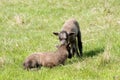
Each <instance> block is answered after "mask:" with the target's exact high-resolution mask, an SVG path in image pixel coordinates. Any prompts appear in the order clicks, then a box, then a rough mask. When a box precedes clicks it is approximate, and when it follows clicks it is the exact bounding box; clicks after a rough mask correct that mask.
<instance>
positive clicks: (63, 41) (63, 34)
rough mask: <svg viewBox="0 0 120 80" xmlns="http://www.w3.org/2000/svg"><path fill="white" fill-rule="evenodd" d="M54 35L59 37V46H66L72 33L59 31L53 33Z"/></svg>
mask: <svg viewBox="0 0 120 80" xmlns="http://www.w3.org/2000/svg"><path fill="white" fill-rule="evenodd" d="M53 34H54V35H56V36H58V37H59V40H60V42H61V44H66V43H68V39H69V36H71V35H73V34H74V33H73V32H71V33H69V34H68V33H67V32H66V31H61V32H53Z"/></svg>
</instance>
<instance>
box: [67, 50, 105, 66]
mask: <svg viewBox="0 0 120 80" xmlns="http://www.w3.org/2000/svg"><path fill="white" fill-rule="evenodd" d="M103 52H104V48H96V49H94V50H89V51H86V52H83V57H81V58H80V57H77V56H76V55H75V56H74V57H72V58H71V59H68V63H67V64H73V63H77V62H79V61H84V60H85V59H86V58H88V57H93V56H97V55H98V54H100V53H103Z"/></svg>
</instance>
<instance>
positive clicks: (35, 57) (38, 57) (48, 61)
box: [23, 44, 69, 70]
mask: <svg viewBox="0 0 120 80" xmlns="http://www.w3.org/2000/svg"><path fill="white" fill-rule="evenodd" d="M68 51H69V44H64V45H60V46H59V47H58V49H57V50H56V51H55V52H44V53H42V52H38V53H33V54H31V55H30V56H28V57H27V58H26V59H25V61H24V63H23V66H24V68H25V69H27V70H28V69H31V68H38V67H41V66H44V67H50V68H52V67H54V66H57V65H59V64H63V65H64V63H65V61H66V59H67V57H68V53H69V52H68Z"/></svg>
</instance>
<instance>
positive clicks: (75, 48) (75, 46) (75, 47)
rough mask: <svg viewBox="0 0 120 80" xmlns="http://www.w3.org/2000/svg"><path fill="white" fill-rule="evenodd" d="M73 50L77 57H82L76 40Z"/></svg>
mask: <svg viewBox="0 0 120 80" xmlns="http://www.w3.org/2000/svg"><path fill="white" fill-rule="evenodd" d="M73 49H74V52H75V53H76V54H77V56H78V57H80V55H79V52H78V50H77V43H76V40H75V41H74V43H73Z"/></svg>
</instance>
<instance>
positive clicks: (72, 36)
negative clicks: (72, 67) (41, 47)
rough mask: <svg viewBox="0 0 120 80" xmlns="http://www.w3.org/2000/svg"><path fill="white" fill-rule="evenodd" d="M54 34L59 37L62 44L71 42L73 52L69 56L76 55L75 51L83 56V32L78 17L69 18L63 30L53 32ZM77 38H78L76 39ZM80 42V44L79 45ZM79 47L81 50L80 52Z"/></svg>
mask: <svg viewBox="0 0 120 80" xmlns="http://www.w3.org/2000/svg"><path fill="white" fill-rule="evenodd" d="M53 34H54V35H57V36H58V37H59V40H60V42H61V44H64V43H70V46H71V51H72V52H71V53H72V54H69V57H68V58H71V57H72V56H74V53H76V54H77V56H82V55H83V54H82V41H81V32H80V27H79V23H78V22H77V21H76V19H73V18H72V19H69V20H67V21H65V23H64V24H63V27H62V30H61V31H60V32H53ZM76 38H77V40H76ZM77 44H78V45H77ZM78 49H79V52H80V54H79V52H78Z"/></svg>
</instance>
